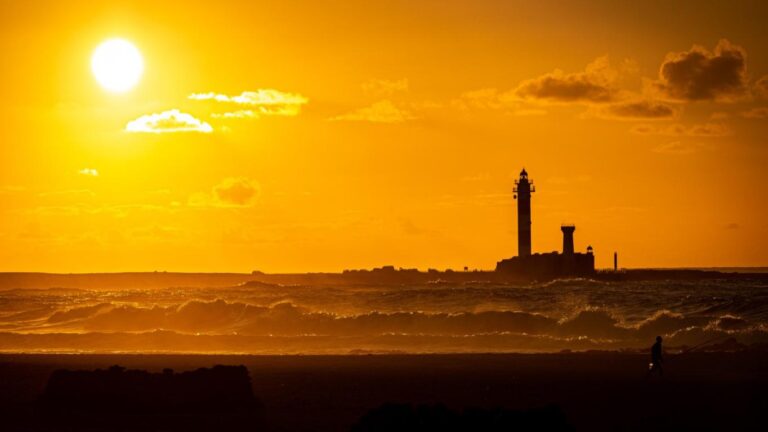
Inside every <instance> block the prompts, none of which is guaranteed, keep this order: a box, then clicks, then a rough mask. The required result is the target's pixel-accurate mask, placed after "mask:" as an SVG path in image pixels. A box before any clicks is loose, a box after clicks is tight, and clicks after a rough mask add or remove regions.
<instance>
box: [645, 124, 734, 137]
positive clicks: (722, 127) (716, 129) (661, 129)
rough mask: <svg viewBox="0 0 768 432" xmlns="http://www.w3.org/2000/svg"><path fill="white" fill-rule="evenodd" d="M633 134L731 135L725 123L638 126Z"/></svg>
mask: <svg viewBox="0 0 768 432" xmlns="http://www.w3.org/2000/svg"><path fill="white" fill-rule="evenodd" d="M632 132H633V133H636V134H640V135H665V136H696V137H721V136H727V135H730V134H731V129H730V128H729V127H728V126H727V125H726V124H725V123H701V124H694V125H690V126H686V125H682V124H671V125H667V126H653V125H645V124H644V125H637V126H635V127H633V128H632Z"/></svg>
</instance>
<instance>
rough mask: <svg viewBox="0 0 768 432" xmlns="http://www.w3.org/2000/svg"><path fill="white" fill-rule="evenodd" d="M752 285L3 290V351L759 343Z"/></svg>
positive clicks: (766, 304)
mask: <svg viewBox="0 0 768 432" xmlns="http://www.w3.org/2000/svg"><path fill="white" fill-rule="evenodd" d="M766 318H768V287H766V286H764V285H762V284H761V282H754V281H753V282H750V281H738V282H734V281H728V282H720V283H716V282H706V283H701V282H680V281H673V282H658V281H657V282H637V283H605V282H597V281H591V280H585V279H570V280H560V281H553V282H550V283H547V284H540V285H530V286H507V285H492V284H487V283H479V282H478V283H468V284H453V285H451V284H427V285H424V286H413V287H402V286H391V287H386V286H385V287H382V286H376V287H314V286H277V285H267V284H249V285H246V286H238V287H231V288H210V289H199V288H194V289H192V288H191V289H184V288H169V289H159V290H114V291H110V290H98V291H88V290H14V291H4V292H0V350H2V351H88V352H99V351H110V352H113V351H133V352H156V351H162V352H238V353H344V352H357V351H361V350H362V351H364V352H392V351H397V352H505V351H530V350H533V351H556V350H563V349H572V350H584V349H638V348H644V347H647V346H648V345H649V344H650V343H651V342H652V340H653V338H654V337H655V336H656V335H663V336H664V337H665V340H666V343H667V346H670V347H675V346H676V347H679V348H680V349H684V348H685V347H695V346H698V345H702V344H704V345H707V344H708V343H709V344H710V346H714V345H715V344H716V342H718V341H722V340H725V339H734V340H735V341H736V343H737V344H738V346H748V345H754V344H767V343H768V328H766V322H767V321H766Z"/></svg>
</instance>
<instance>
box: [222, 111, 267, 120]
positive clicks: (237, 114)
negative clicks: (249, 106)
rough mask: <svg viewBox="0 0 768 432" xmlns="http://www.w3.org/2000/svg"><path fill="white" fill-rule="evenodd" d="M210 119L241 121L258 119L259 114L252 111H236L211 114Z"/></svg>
mask: <svg viewBox="0 0 768 432" xmlns="http://www.w3.org/2000/svg"><path fill="white" fill-rule="evenodd" d="M211 117H213V118H217V119H243V118H259V114H257V113H256V112H254V111H253V110H237V111H231V112H223V113H213V114H211Z"/></svg>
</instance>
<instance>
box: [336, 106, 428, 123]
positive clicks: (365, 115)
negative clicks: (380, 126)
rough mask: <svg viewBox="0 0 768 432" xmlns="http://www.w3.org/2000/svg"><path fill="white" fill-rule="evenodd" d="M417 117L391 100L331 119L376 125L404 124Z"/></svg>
mask: <svg viewBox="0 0 768 432" xmlns="http://www.w3.org/2000/svg"><path fill="white" fill-rule="evenodd" d="M415 118H416V117H415V116H414V115H413V114H412V113H411V112H410V111H407V110H404V109H400V108H398V107H396V106H395V104H393V103H392V102H391V101H389V100H383V101H379V102H376V103H374V104H373V105H371V106H369V107H365V108H360V109H357V110H355V111H352V112H349V113H347V114H342V115H340V116H336V117H333V118H331V119H330V120H331V121H368V122H374V123H402V122H404V121H407V120H413V119H415Z"/></svg>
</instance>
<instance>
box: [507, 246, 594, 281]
mask: <svg viewBox="0 0 768 432" xmlns="http://www.w3.org/2000/svg"><path fill="white" fill-rule="evenodd" d="M496 271H497V272H499V273H505V274H508V275H510V276H519V277H528V278H536V279H550V278H558V277H570V276H574V277H588V276H592V275H593V274H594V273H595V256H594V255H593V254H592V252H587V253H578V252H577V253H573V254H561V253H557V252H550V253H536V254H533V255H527V256H516V257H512V258H508V259H503V260H501V261H499V262H498V263H496Z"/></svg>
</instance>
